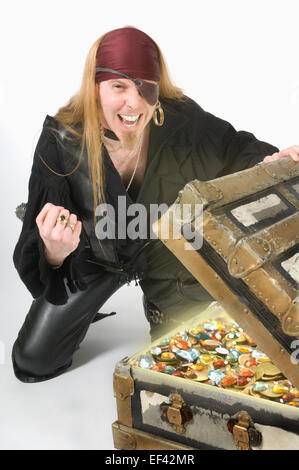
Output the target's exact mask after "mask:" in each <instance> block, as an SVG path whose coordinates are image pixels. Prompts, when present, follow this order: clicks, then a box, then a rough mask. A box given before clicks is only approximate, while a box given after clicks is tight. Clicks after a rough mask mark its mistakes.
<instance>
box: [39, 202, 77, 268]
mask: <svg viewBox="0 0 299 470" xmlns="http://www.w3.org/2000/svg"><path fill="white" fill-rule="evenodd" d="M61 216H65V219H64V221H63V223H62V222H59V221H58V217H61ZM35 220H36V224H37V226H38V229H39V233H40V236H41V238H42V240H43V242H44V245H45V256H46V259H47V261H48V263H49V264H51V265H54V266H57V265H60V264H62V263H63V261H64V260H65V258H66V257H67V256H68V255H69V254H70V253H72V252H73V251H75V249H76V248H77V246H78V244H79V242H80V233H81V230H82V222H80V221H78V220H77V216H76V215H75V214H70V212H69V211H68V210H67V209H65V208H64V207H62V206H55V205H54V204H51V203H50V202H47V204H45V205H44V207H43V208H42V210H41V211H40V213H39V214H38V216H37V217H36V219H35Z"/></svg>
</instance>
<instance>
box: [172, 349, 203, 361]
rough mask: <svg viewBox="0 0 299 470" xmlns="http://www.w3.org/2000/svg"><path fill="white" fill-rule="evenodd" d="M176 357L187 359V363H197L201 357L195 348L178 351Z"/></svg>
mask: <svg viewBox="0 0 299 470" xmlns="http://www.w3.org/2000/svg"><path fill="white" fill-rule="evenodd" d="M176 355H177V356H179V357H181V358H182V359H185V361H195V360H196V359H198V356H199V354H198V351H197V350H196V349H194V348H191V349H188V350H187V351H185V350H178V351H176Z"/></svg>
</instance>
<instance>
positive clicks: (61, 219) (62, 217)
mask: <svg viewBox="0 0 299 470" xmlns="http://www.w3.org/2000/svg"><path fill="white" fill-rule="evenodd" d="M56 221H57V222H59V223H60V224H62V225H66V224H67V218H66V216H65V215H64V214H61V215H59V216H58V217H57V219H56Z"/></svg>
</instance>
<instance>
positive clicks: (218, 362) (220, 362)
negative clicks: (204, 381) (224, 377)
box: [213, 361, 226, 369]
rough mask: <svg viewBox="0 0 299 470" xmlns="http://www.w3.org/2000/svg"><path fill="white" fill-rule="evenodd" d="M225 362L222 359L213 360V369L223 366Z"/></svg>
mask: <svg viewBox="0 0 299 470" xmlns="http://www.w3.org/2000/svg"><path fill="white" fill-rule="evenodd" d="M225 366H226V363H225V362H224V361H213V367H214V369H221V367H225Z"/></svg>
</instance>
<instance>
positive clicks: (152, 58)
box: [95, 28, 160, 82]
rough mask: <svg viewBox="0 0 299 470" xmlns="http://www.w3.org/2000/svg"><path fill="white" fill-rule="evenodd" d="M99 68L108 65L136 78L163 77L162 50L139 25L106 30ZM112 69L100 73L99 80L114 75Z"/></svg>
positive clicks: (98, 56) (100, 49) (97, 62)
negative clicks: (160, 59) (160, 58)
mask: <svg viewBox="0 0 299 470" xmlns="http://www.w3.org/2000/svg"><path fill="white" fill-rule="evenodd" d="M96 67H103V68H109V69H113V70H117V71H118V72H121V73H124V74H126V75H128V76H130V77H132V78H134V79H136V78H141V79H143V80H152V81H155V82H158V81H159V79H160V65H159V52H158V49H157V47H156V45H155V43H154V42H153V40H152V39H151V38H150V37H149V36H148V35H147V34H145V33H143V32H142V31H140V30H139V29H136V28H119V29H115V30H113V31H110V32H109V33H107V34H106V35H105V36H104V38H103V40H102V42H101V44H100V46H99V48H98V51H97V56H96ZM115 77H116V75H115V73H112V72H97V73H96V78H95V80H96V82H102V81H104V80H111V79H112V78H115Z"/></svg>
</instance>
